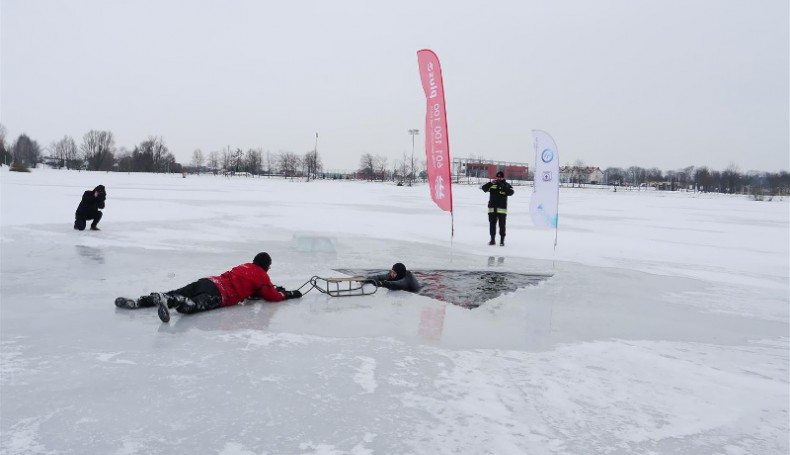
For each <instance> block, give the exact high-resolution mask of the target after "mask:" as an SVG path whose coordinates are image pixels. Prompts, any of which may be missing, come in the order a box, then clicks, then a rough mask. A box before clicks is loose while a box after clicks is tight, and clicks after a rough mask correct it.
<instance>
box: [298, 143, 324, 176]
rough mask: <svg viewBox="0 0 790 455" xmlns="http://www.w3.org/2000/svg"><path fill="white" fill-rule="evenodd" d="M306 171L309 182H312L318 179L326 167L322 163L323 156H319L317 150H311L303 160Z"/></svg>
mask: <svg viewBox="0 0 790 455" xmlns="http://www.w3.org/2000/svg"><path fill="white" fill-rule="evenodd" d="M302 161H303V164H304V170H305V173H306V174H307V181H308V182H309V181H310V178H311V177H312V178H313V179H317V178H318V173H319V172H321V170H322V169H323V167H324V164H323V163H322V162H321V156H320V155H319V154H318V151H317V150H311V151H309V152H307V153H305V155H304V158H303V160H302Z"/></svg>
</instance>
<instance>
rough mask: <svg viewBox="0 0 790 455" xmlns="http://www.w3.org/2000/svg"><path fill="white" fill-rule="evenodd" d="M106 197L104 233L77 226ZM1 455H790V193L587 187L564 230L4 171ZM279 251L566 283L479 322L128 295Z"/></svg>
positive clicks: (195, 184)
mask: <svg viewBox="0 0 790 455" xmlns="http://www.w3.org/2000/svg"><path fill="white" fill-rule="evenodd" d="M98 184H104V185H105V186H106V187H107V192H108V199H107V208H106V209H105V210H104V219H103V220H102V222H101V223H100V225H99V227H100V228H102V231H100V232H90V231H84V232H78V231H74V230H73V229H72V223H73V213H74V210H75V208H76V206H77V203H78V201H79V199H80V196H81V194H82V192H83V191H85V190H87V189H92V188H93V187H94V186H96V185H98ZM0 191H2V193H1V197H2V199H1V201H2V205H1V206H0V226H1V227H2V233H1V235H0V248H2V256H1V257H0V258H1V263H0V267H1V268H0V272H1V275H0V285H1V287H0V341H1V342H2V344H1V345H0V349H1V350H0V354H1V355H0V373H1V375H0V452H1V453H4V454H5V453H8V454H34V453H35V454H38V453H42V454H44V453H46V454H50V453H58V454H60V453H66V454H173V453H178V454H204V453H206V454H221V455H232V454H233V455H235V454H244V455H247V454H354V455H362V454H371V453H376V454H407V453H408V454H412V453H413V454H591V453H605V454H634V453H638V454H668V453H671V454H722V455H741V454H787V453H788V451H789V450H790V443H789V442H788V408H789V407H790V406H789V405H788V401H789V400H790V392H789V385H788V363H789V356H788V342H789V338H790V333H789V332H788V331H789V327H790V326H789V325H788V324H789V321H790V319H789V316H788V311H789V310H788V309H789V306H790V305H789V304H790V205H789V204H788V200H786V199H785V200H783V201H779V200H778V199H775V200H774V201H772V202H755V201H750V200H748V199H747V198H746V197H744V196H722V195H712V194H694V193H671V194H670V193H657V192H623V191H618V192H612V191H607V190H593V189H563V190H561V194H560V230H559V242H558V246H557V248H556V251H555V250H554V249H553V242H554V232H553V231H542V230H537V229H535V228H534V227H533V226H532V223H531V221H530V218H529V214H528V213H527V212H528V207H529V196H530V193H531V189H530V188H526V187H517V188H516V194H515V196H514V197H513V198H511V207H510V210H509V213H510V216H509V219H508V231H509V235H508V238H507V246H505V247H499V246H488V245H487V244H486V243H487V240H488V238H487V237H488V235H487V229H488V226H487V217H486V214H485V202H486V198H487V196H486V195H485V194H484V193H482V192H481V191H480V190H479V189H478V188H477V187H468V186H456V187H455V188H454V199H455V215H454V226H455V236H454V238H453V239H452V241H451V240H450V228H451V218H450V216H449V214H447V213H446V212H441V211H440V210H439V209H438V208H436V207H435V206H434V205H433V203H432V202H431V201H430V198H429V196H428V189H427V187H425V186H415V187H396V186H394V185H392V184H381V183H366V182H341V181H315V182H300V181H283V180H280V179H266V178H261V179H259V178H230V179H229V178H225V177H215V176H199V177H198V176H188V177H187V178H182V177H181V176H180V175H149V174H118V173H95V172H74V171H58V170H48V169H35V170H33V172H32V173H30V174H22V173H14V172H9V171H8V168H6V167H3V168H2V170H0ZM259 251H268V252H269V253H270V254H271V255H272V257H273V258H274V264H273V266H272V269H271V271H270V274H271V276H272V278H273V280H274V281H275V283H277V284H281V285H284V286H286V287H287V288H289V289H293V288H296V287H298V286H300V285H301V284H302V283H304V282H305V281H307V280H308V279H309V278H310V277H311V276H313V275H319V276H338V272H336V271H334V269H342V268H347V269H353V268H381V269H382V270H385V269H388V268H389V267H390V265H391V264H392V263H393V262H396V261H400V262H404V263H405V264H406V265H407V266H408V267H410V268H414V269H424V270H429V269H458V270H502V271H511V272H520V273H533V272H540V273H543V272H548V273H554V276H553V277H552V278H550V279H548V280H546V281H544V282H542V283H541V284H539V285H538V286H533V287H528V288H523V289H520V290H518V291H516V292H513V293H508V294H505V295H502V296H500V297H497V298H495V299H493V300H490V301H488V302H486V303H485V304H484V305H482V306H481V307H479V308H477V309H473V310H469V309H464V308H461V307H457V306H454V305H451V304H447V303H444V302H440V301H437V300H432V299H430V298H428V297H425V296H420V295H414V294H408V293H403V292H392V291H386V290H381V291H379V292H377V293H376V294H374V295H372V296H367V297H350V298H336V299H333V298H329V297H327V296H325V295H323V294H319V293H317V292H315V291H314V292H311V293H309V294H307V295H306V296H305V297H304V298H302V299H301V300H289V301H286V302H282V303H278V304H270V303H253V304H247V305H243V306H241V305H240V306H235V307H230V308H225V309H221V310H216V311H210V312H206V313H202V314H197V315H187V316H182V315H178V314H175V313H174V316H173V320H172V321H171V322H170V324H161V323H160V321H159V319H158V318H157V316H156V312H155V311H154V310H151V309H144V310H138V311H124V310H120V309H116V308H115V306H114V305H113V300H114V299H115V297H117V296H121V295H123V296H130V297H137V296H139V295H143V294H147V293H149V292H152V291H166V290H170V289H173V288H176V287H180V286H182V285H184V284H186V283H188V282H191V281H193V280H195V279H197V278H200V277H203V276H207V275H211V274H216V273H219V272H222V271H224V270H226V269H228V268H230V267H232V266H234V265H237V264H239V263H242V262H248V261H251V260H252V257H253V256H254V255H255V254H256V253H257V252H259Z"/></svg>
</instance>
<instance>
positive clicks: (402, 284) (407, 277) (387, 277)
mask: <svg viewBox="0 0 790 455" xmlns="http://www.w3.org/2000/svg"><path fill="white" fill-rule="evenodd" d="M367 278H368V280H370V281H372V282H373V284H375V285H376V286H379V287H382V288H387V289H391V290H393V291H409V292H417V291H419V290H420V283H419V282H418V281H417V278H415V277H414V274H413V273H411V272H409V271H408V270H406V266H405V265H403V264H401V263H400V262H397V263H395V264H394V265H393V266H392V270H390V271H389V272H388V273H382V274H380V275H372V276H369V277H367Z"/></svg>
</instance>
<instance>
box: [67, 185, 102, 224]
mask: <svg viewBox="0 0 790 455" xmlns="http://www.w3.org/2000/svg"><path fill="white" fill-rule="evenodd" d="M106 200H107V191H106V190H105V189H104V185H99V186H97V187H96V188H94V189H93V191H91V190H88V191H85V192H84V193H82V200H80V205H78V206H77V211H76V212H74V229H77V230H78V231H82V230H84V229H85V225H86V224H87V221H88V220H93V222H92V223H91V231H98V230H99V228H98V227H97V226H96V225H97V224H99V221H101V216H102V212H101V210H99V209H103V208H104V201H106Z"/></svg>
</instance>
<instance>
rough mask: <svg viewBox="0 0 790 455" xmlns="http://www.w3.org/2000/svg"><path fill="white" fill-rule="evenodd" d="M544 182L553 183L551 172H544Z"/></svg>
mask: <svg viewBox="0 0 790 455" xmlns="http://www.w3.org/2000/svg"><path fill="white" fill-rule="evenodd" d="M543 181H544V182H551V171H543Z"/></svg>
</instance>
